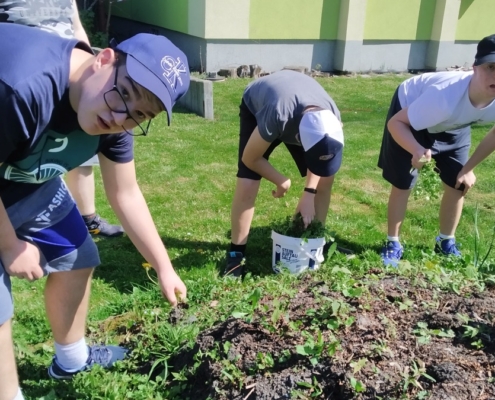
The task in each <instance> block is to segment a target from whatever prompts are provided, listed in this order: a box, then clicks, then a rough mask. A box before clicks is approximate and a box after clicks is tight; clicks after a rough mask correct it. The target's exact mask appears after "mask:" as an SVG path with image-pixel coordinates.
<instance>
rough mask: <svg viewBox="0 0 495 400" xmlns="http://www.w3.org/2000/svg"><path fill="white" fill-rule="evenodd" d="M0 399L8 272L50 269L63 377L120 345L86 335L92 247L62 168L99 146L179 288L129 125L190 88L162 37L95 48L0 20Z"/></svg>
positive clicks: (126, 218) (168, 278) (120, 193)
mask: <svg viewBox="0 0 495 400" xmlns="http://www.w3.org/2000/svg"><path fill="white" fill-rule="evenodd" d="M0 59H1V60H3V61H2V62H1V63H0V138H1V139H0V140H1V143H2V146H1V147H0V354H1V355H2V363H0V388H1V390H0V400H12V399H16V400H18V399H22V398H23V397H22V393H21V391H20V389H19V384H18V378H17V373H16V365H15V358H14V350H13V343H12V336H11V319H12V316H13V301H12V294H11V277H13V276H15V277H18V278H25V279H29V280H33V279H38V278H41V277H42V276H44V275H47V282H46V287H45V306H46V311H47V316H48V320H49V323H50V326H51V328H52V332H53V335H54V340H55V357H54V359H53V361H52V364H51V366H50V368H49V374H50V375H51V376H52V377H54V378H60V379H65V378H70V377H72V376H73V375H74V374H76V373H78V372H80V371H83V370H86V369H88V368H90V367H91V366H92V365H94V364H100V365H102V366H104V367H108V366H111V365H112V364H113V363H114V362H115V361H116V360H120V359H122V358H123V357H124V356H125V354H126V352H127V351H126V350H125V349H124V348H121V347H118V346H92V347H88V346H87V345H86V343H85V339H84V333H85V321H86V315H87V309H88V300H89V293H90V283H91V275H92V271H93V268H94V267H95V266H96V265H98V264H99V257H98V251H97V248H96V246H95V244H94V242H93V240H92V239H91V237H90V235H89V233H88V230H87V228H86V225H85V223H84V221H83V219H82V217H81V215H80V214H79V212H78V210H77V208H76V207H75V204H74V202H73V199H72V198H71V196H70V195H69V193H68V191H67V188H66V187H65V185H64V184H63V182H62V180H61V178H60V175H61V174H63V173H65V172H67V171H69V170H71V169H73V168H75V167H77V166H78V165H80V164H81V162H83V161H85V160H87V159H88V158H90V157H91V156H92V155H93V154H96V153H97V154H98V155H99V159H100V164H101V174H102V177H103V181H104V184H105V189H106V193H107V197H108V199H109V201H110V204H111V205H112V207H113V208H114V210H115V212H116V214H117V216H118V218H119V219H120V221H121V223H122V225H123V226H124V228H125V230H126V232H127V233H128V236H129V238H130V239H131V240H132V242H133V243H134V245H135V246H136V248H137V249H138V250H139V252H140V253H141V254H142V255H143V257H144V258H145V259H146V260H147V261H148V262H150V264H151V265H152V266H153V267H154V268H155V270H156V272H157V275H158V281H159V284H160V288H161V290H162V293H163V295H164V296H165V297H166V298H167V299H168V301H169V302H170V303H171V304H173V305H175V304H176V303H177V297H176V296H180V297H181V298H184V297H185V296H186V287H185V285H184V283H183V282H182V281H181V279H180V278H179V276H178V275H177V274H176V272H175V271H174V269H173V266H172V264H171V262H170V259H169V257H168V254H167V251H166V249H165V247H164V246H163V243H162V241H161V239H160V236H159V235H158V232H157V231H156V228H155V226H154V224H153V221H152V218H151V215H150V213H149V210H148V207H147V205H146V202H145V200H144V198H143V195H142V193H141V191H140V189H139V187H138V184H137V181H136V174H135V168H134V161H133V137H132V135H133V134H138V135H139V134H142V135H145V134H146V133H147V130H148V126H149V122H150V120H151V119H152V118H153V117H154V116H156V115H157V114H158V113H160V112H161V111H166V112H167V115H168V120H169V123H170V116H171V111H172V106H173V105H174V103H175V102H176V101H177V100H178V99H179V98H180V97H181V96H182V95H183V94H184V93H185V92H186V91H187V89H188V87H189V68H188V64H187V59H186V56H185V55H184V54H183V53H182V52H181V51H180V50H179V49H178V48H177V47H175V46H174V45H173V44H172V43H171V42H170V41H168V40H167V39H166V38H165V37H163V36H157V35H149V34H139V35H136V36H134V37H132V38H131V39H129V40H126V41H124V42H122V43H121V44H120V45H118V46H117V47H116V48H115V50H114V49H110V48H107V49H104V50H102V51H101V52H100V53H99V54H98V55H97V56H94V55H93V54H92V52H91V49H90V48H89V47H88V46H87V44H85V43H83V42H78V41H77V40H70V39H64V38H60V37H57V36H56V35H52V34H50V33H46V32H42V31H38V30H35V29H32V28H27V27H24V26H18V25H14V24H0Z"/></svg>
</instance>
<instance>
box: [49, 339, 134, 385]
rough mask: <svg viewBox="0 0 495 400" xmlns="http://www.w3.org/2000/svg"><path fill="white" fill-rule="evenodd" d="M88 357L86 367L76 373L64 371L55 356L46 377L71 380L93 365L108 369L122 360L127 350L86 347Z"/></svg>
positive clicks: (115, 347)
mask: <svg viewBox="0 0 495 400" xmlns="http://www.w3.org/2000/svg"><path fill="white" fill-rule="evenodd" d="M88 349H89V356H88V359H87V360H86V365H85V366H84V367H82V368H81V369H78V370H77V371H66V370H65V369H63V368H62V367H61V366H60V365H59V363H58V362H57V356H54V357H53V360H52V365H50V368H48V375H50V376H51V377H52V378H55V379H71V378H72V377H73V376H74V375H75V374H78V373H79V372H83V371H88V370H90V369H91V368H92V367H93V366H94V365H95V364H98V365H101V366H102V367H103V368H110V367H111V366H112V365H113V364H115V362H116V361H120V360H123V359H124V358H125V356H126V355H127V353H128V352H129V350H127V349H125V348H124V347H120V346H88Z"/></svg>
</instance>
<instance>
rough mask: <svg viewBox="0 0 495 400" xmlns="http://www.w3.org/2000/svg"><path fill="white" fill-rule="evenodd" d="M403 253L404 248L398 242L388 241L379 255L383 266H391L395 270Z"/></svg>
mask: <svg viewBox="0 0 495 400" xmlns="http://www.w3.org/2000/svg"><path fill="white" fill-rule="evenodd" d="M403 252H404V248H403V247H402V246H401V244H400V242H395V241H392V240H389V241H388V242H387V244H386V245H385V246H383V247H382V251H381V253H380V255H381V256H382V260H383V265H391V266H392V267H395V268H397V266H398V265H399V261H400V259H401V257H402V253H403Z"/></svg>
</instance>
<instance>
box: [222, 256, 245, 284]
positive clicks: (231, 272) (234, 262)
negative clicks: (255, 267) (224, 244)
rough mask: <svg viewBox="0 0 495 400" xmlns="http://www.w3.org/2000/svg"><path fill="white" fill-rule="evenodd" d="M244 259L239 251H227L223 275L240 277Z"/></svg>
mask: <svg viewBox="0 0 495 400" xmlns="http://www.w3.org/2000/svg"><path fill="white" fill-rule="evenodd" d="M245 263H246V259H245V258H244V255H243V254H242V253H241V252H240V251H229V252H228V253H227V266H226V267H225V270H224V272H223V275H224V276H233V277H235V278H240V277H241V276H242V272H243V269H244V264H245Z"/></svg>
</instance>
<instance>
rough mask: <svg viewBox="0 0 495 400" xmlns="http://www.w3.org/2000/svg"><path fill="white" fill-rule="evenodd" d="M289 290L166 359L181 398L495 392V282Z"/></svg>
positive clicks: (387, 281)
mask: <svg viewBox="0 0 495 400" xmlns="http://www.w3.org/2000/svg"><path fill="white" fill-rule="evenodd" d="M344 293H345V294H346V296H344V295H343V294H342V293H340V292H332V291H330V290H329V288H328V287H327V286H326V284H325V283H324V282H316V283H315V282H314V281H312V278H311V277H310V275H308V276H307V278H304V279H303V280H302V286H301V287H300V288H299V290H298V291H297V293H296V294H295V295H294V296H291V297H290V298H289V297H286V298H278V299H274V298H270V297H263V298H261V299H260V300H259V303H258V307H256V310H255V311H254V313H253V314H252V315H247V316H246V315H244V316H243V318H237V319H235V318H229V319H228V320H226V321H225V322H223V323H221V324H219V325H217V326H214V327H213V328H211V329H209V330H207V331H204V332H202V333H201V334H200V335H199V336H198V338H197V341H196V344H195V346H194V347H193V348H192V349H190V348H189V349H183V350H182V351H181V352H180V353H179V354H178V355H177V356H176V357H175V358H174V359H172V360H169V365H173V370H174V371H175V372H179V371H181V370H183V372H185V377H186V378H187V381H185V382H182V383H183V384H184V385H183V386H182V390H181V395H180V398H182V399H188V398H189V399H195V400H206V399H220V400H223V399H232V400H254V399H257V400H274V399H279V400H282V399H306V398H318V399H355V398H356V399H379V398H383V399H445V400H447V399H449V400H454V399H459V400H461V399H462V400H467V399H476V400H483V399H495V380H494V379H493V377H494V376H495V344H494V338H495V328H494V320H495V290H494V288H488V289H487V290H486V291H484V292H482V293H472V294H470V295H465V296H461V295H457V294H454V293H450V292H443V291H440V290H439V289H435V288H433V287H430V286H428V285H427V284H424V285H423V286H422V287H418V286H412V285H411V284H410V282H409V281H408V280H406V279H402V278H395V277H388V278H384V279H381V280H379V281H375V282H370V283H367V284H366V285H363V286H362V287H360V288H353V289H351V290H350V291H349V290H348V291H345V292H344Z"/></svg>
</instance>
